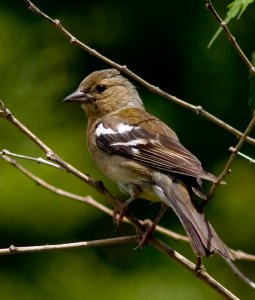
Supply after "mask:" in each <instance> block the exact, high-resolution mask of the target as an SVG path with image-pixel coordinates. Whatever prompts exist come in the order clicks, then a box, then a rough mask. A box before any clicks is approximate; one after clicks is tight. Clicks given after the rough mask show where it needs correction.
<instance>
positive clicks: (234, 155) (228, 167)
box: [204, 112, 255, 204]
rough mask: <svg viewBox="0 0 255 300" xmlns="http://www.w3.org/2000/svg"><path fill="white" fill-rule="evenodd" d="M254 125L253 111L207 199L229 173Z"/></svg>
mask: <svg viewBox="0 0 255 300" xmlns="http://www.w3.org/2000/svg"><path fill="white" fill-rule="evenodd" d="M254 125H255V112H254V113H253V117H252V119H251V121H250V123H249V125H248V126H247V128H246V130H245V132H244V134H243V136H242V137H241V138H240V140H239V141H238V143H237V145H236V146H235V148H231V149H232V154H231V155H230V157H229V160H228V162H227V164H226V166H225V168H224V170H223V171H222V172H221V174H220V176H219V177H218V178H217V181H216V182H215V183H214V184H213V185H212V187H211V189H210V191H209V193H208V199H210V198H211V197H212V195H213V194H214V192H215V190H216V188H217V186H218V185H219V184H220V182H221V181H222V180H223V179H224V178H225V177H226V176H227V174H229V172H230V168H231V166H232V164H233V162H234V160H235V158H236V156H237V153H238V151H239V150H240V149H241V147H242V145H243V144H244V143H245V139H246V137H247V136H248V135H249V133H250V132H251V130H252V128H253V127H254ZM206 203H208V201H204V204H206Z"/></svg>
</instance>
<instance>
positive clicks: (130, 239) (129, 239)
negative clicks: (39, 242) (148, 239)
mask: <svg viewBox="0 0 255 300" xmlns="http://www.w3.org/2000/svg"><path fill="white" fill-rule="evenodd" d="M138 240H139V235H131V236H123V237H117V238H109V239H103V240H94V241H87V242H76V243H65V244H57V245H44V246H26V247H16V246H14V245H11V246H10V247H9V248H3V249H0V255H9V254H18V253H31V252H32V253H35V252H46V251H55V250H71V249H77V248H78V249H80V248H92V247H103V246H112V245H118V244H125V243H136V242H137V241H138Z"/></svg>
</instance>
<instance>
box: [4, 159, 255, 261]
mask: <svg viewBox="0 0 255 300" xmlns="http://www.w3.org/2000/svg"><path fill="white" fill-rule="evenodd" d="M2 158H3V159H4V160H5V161H7V162H8V163H10V164H11V165H13V166H14V167H15V168H17V169H18V170H19V171H20V172H22V173H23V174H25V175H26V176H27V177H29V178H30V179H32V180H33V181H34V182H36V184H38V185H40V186H42V187H44V188H45V189H47V190H50V191H51V192H53V193H55V194H58V195H60V196H64V197H67V198H69V199H73V200H76V201H80V202H83V203H86V204H88V205H90V206H92V207H95V208H97V209H99V210H100V211H102V212H104V213H106V214H107V215H109V216H112V214H113V211H112V210H111V209H109V208H108V207H106V206H105V205H103V204H101V203H99V202H98V201H96V200H95V199H93V198H92V197H91V196H80V195H77V194H73V193H70V192H68V191H65V190H63V189H60V188H57V187H56V186H53V185H52V184H49V183H48V182H46V181H45V180H43V179H42V178H40V177H38V176H36V175H34V174H33V173H31V172H30V171H28V170H27V169H26V168H24V167H23V166H21V165H20V164H19V163H18V162H17V161H16V160H14V159H12V158H10V157H8V155H3V156H2ZM139 221H140V222H141V223H143V221H142V220H139ZM149 221H150V220H149ZM123 222H128V223H130V222H129V220H128V219H127V218H125V217H124V219H123ZM146 222H148V220H146ZM155 230H156V231H157V232H159V233H162V234H164V235H166V236H169V237H171V238H173V239H174V240H176V241H183V242H189V239H188V237H187V236H184V235H182V234H179V233H176V232H174V231H172V230H169V229H167V228H164V227H162V226H159V225H157V226H156V229H155ZM230 250H231V253H232V255H233V257H234V259H238V260H249V261H255V255H252V254H249V253H245V252H243V251H240V250H233V249H230Z"/></svg>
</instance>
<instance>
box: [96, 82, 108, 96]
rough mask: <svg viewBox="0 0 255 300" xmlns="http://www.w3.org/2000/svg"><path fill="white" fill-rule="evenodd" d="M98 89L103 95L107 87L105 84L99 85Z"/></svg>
mask: <svg viewBox="0 0 255 300" xmlns="http://www.w3.org/2000/svg"><path fill="white" fill-rule="evenodd" d="M96 89H97V92H98V93H99V94H102V93H103V92H104V91H105V90H106V86H105V85H104V84H98V85H97V86H96Z"/></svg>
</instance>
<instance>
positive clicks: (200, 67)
mask: <svg viewBox="0 0 255 300" xmlns="http://www.w3.org/2000/svg"><path fill="white" fill-rule="evenodd" d="M36 4H38V5H39V6H40V7H41V8H42V9H43V10H45V11H46V12H47V13H48V14H50V15H51V16H53V17H54V18H58V19H60V20H61V22H62V23H63V25H64V26H66V27H67V28H68V29H69V30H70V31H71V32H72V33H73V34H74V35H75V36H76V37H77V38H79V39H81V40H82V41H84V42H85V43H87V44H88V45H90V46H91V47H94V48H95V49H97V50H98V51H100V52H101V53H103V54H104V55H106V56H108V57H109V58H111V59H113V60H115V61H117V62H119V63H120V64H126V65H127V66H128V67H129V68H130V69H131V70H132V71H134V72H136V73H137V74H139V75H140V76H142V77H143V78H144V79H146V80H148V81H149V82H151V83H153V84H155V85H157V86H160V87H161V88H162V89H164V90H166V91H168V92H170V93H171V94H173V95H176V96H178V97H180V98H182V99H184V100H186V101H188V102H190V103H192V104H195V105H201V106H202V107H204V108H205V109H206V110H208V111H209V112H211V113H213V114H215V115H216V116H218V117H220V118H222V119H223V120H225V121H226V122H228V123H230V124H231V125H233V126H235V127H236V128H238V129H240V130H244V128H245V126H246V125H247V124H248V122H249V119H250V109H249V107H248V105H247V103H248V98H249V79H248V72H247V69H246V67H245V65H244V64H243V62H242V61H241V59H240V58H239V57H238V55H237V54H236V53H235V51H234V50H233V47H232V46H231V44H230V43H229V42H228V39H227V38H226V37H225V36H224V35H223V34H221V35H220V37H219V38H218V39H217V41H216V43H215V44H214V45H213V47H212V48H211V49H210V50H207V49H206V46H207V44H208V42H209V40H210V38H211V37H212V35H213V33H214V32H215V30H216V29H217V24H216V22H215V20H214V19H213V18H212V16H211V15H210V13H209V12H208V11H206V9H205V7H204V4H205V1H186V2H185V3H183V1H174V0H170V1H164V0H158V1H156V2H152V1H145V0H138V1H136V2H132V1H127V0H124V1H116V0H97V1H54V2H53V1H49V0H47V1H46V0H44V1H42V0H41V1H36ZM214 4H215V6H216V7H217V9H218V10H219V12H220V14H221V15H222V16H224V15H225V13H226V6H227V4H229V1H225V0H224V1H219V0H217V1H214ZM254 7H255V6H254V5H252V6H251V7H250V8H249V9H248V10H247V12H245V14H244V15H243V17H242V19H241V20H239V21H233V22H232V23H231V24H230V28H231V30H232V31H233V33H234V35H235V36H236V37H237V40H238V41H239V42H240V45H241V46H242V48H243V49H244V51H245V53H247V55H248V56H251V53H252V52H253V51H254V49H255V40H254V37H255V30H254V28H255V18H254ZM0 38H1V49H0V78H1V79H0V91H1V93H0V97H1V98H2V99H3V100H4V101H5V103H6V105H7V106H8V107H9V108H10V109H11V111H12V112H13V113H14V115H15V116H16V117H17V118H19V119H20V120H21V121H22V122H24V123H25V124H26V125H27V126H28V127H29V128H30V129H31V130H32V131H33V132H34V133H36V134H37V135H38V136H39V137H40V138H41V139H42V140H43V141H45V142H46V143H47V144H48V145H49V146H50V147H51V148H52V149H53V150H55V151H56V152H57V153H58V155H59V156H61V157H62V158H63V159H65V160H67V161H68V162H70V163H71V164H73V165H74V166H76V167H77V168H79V169H80V170H81V171H83V172H85V173H89V174H90V175H92V176H93V177H95V178H97V179H103V180H104V181H105V183H106V185H107V186H108V187H109V188H110V189H111V190H112V191H114V192H115V193H116V192H117V189H116V187H115V186H113V185H112V184H111V183H110V182H109V181H107V180H105V178H104V177H103V175H102V174H101V173H100V172H99V171H98V170H97V168H96V167H95V165H94V163H93V162H92V161H91V160H90V157H89V155H88V152H87V150H86V145H85V124H86V122H85V118H84V115H83V112H82V111H81V109H79V107H77V106H75V105H68V104H64V103H63V102H62V99H63V98H64V97H65V96H66V95H68V94H69V93H70V92H72V91H73V90H74V89H75V88H76V87H77V86H78V84H79V82H80V81H81V80H82V79H83V77H85V76H86V75H87V74H89V73H90V72H91V71H94V70H97V69H103V68H108V67H109V66H107V65H105V64H104V63H102V62H101V61H100V60H98V59H97V58H95V57H92V56H90V55H89V54H87V53H86V52H84V51H82V50H81V49H79V48H78V47H76V46H73V45H71V44H70V43H69V41H68V40H67V39H66V38H65V37H64V36H63V35H62V34H61V33H60V32H58V30H56V29H55V28H54V27H53V26H52V25H50V24H49V23H48V22H46V21H45V20H43V19H42V18H40V17H38V16H36V15H35V14H33V13H31V12H30V11H29V10H28V9H27V7H26V5H25V4H24V2H23V1H18V0H15V1H12V0H11V1H1V2H0ZM135 84H136V85H137V87H138V89H139V92H140V94H141V95H142V97H143V99H145V105H146V107H147V109H148V110H149V111H150V112H152V113H154V114H156V115H157V116H159V117H160V118H161V119H163V120H164V121H165V122H167V123H168V124H169V125H171V127H172V128H173V129H175V130H176V132H177V133H178V135H179V137H180V139H181V141H182V143H183V144H184V145H185V146H186V147H187V148H189V149H190V150H191V151H192V152H193V153H195V154H196V155H197V156H198V157H199V158H200V160H201V161H202V162H203V165H204V167H205V169H207V170H209V171H211V172H213V173H215V174H219V173H220V172H221V170H222V168H223V166H224V164H225V163H226V161H227V159H228V157H229V152H228V148H229V147H230V146H234V145H235V143H236V139H235V137H234V136H233V135H231V134H230V133H228V132H225V131H224V130H223V129H221V128H219V127H217V126H216V125H214V124H212V123H210V122H209V121H207V120H206V119H203V118H201V117H199V116H196V115H195V114H194V113H192V112H190V111H187V110H186V109H183V108H181V107H179V106H177V105H175V104H173V103H171V102H169V101H166V100H164V99H162V98H160V97H158V96H156V95H153V94H151V93H149V92H148V91H147V90H146V89H145V88H143V87H141V86H139V85H138V84H137V83H135ZM253 133H254V132H253ZM253 136H254V134H253ZM4 148H6V149H8V150H10V151H13V152H16V153H22V154H25V155H33V156H36V157H37V156H42V155H43V153H42V152H41V151H40V150H39V149H37V148H36V147H35V146H34V145H33V144H32V143H31V142H30V141H29V140H28V139H27V138H26V137H25V136H23V135H22V134H20V133H19V132H18V131H17V130H16V129H15V128H14V127H13V126H11V125H10V124H8V123H7V122H6V121H5V120H2V119H0V149H4ZM243 152H245V153H246V154H248V155H251V156H252V157H253V158H254V157H255V155H254V154H255V152H254V147H251V146H249V145H245V147H244V148H243ZM22 164H23V165H24V166H26V167H27V168H28V169H29V170H31V171H33V172H34V173H35V174H37V175H39V176H41V177H42V178H43V179H45V180H46V181H48V182H50V183H52V184H55V185H56V186H58V187H62V188H64V189H66V190H68V191H72V192H75V193H77V194H81V195H87V194H91V195H93V196H94V197H96V199H98V200H100V201H101V202H102V203H104V204H107V202H106V200H105V199H104V198H103V197H102V196H101V195H99V194H98V193H96V192H94V191H93V190H92V189H91V188H89V187H88V186H87V185H85V184H84V183H82V182H79V181H78V180H77V179H75V178H73V177H72V176H71V175H68V174H65V173H63V172H61V171H57V170H54V169H52V168H49V167H46V166H43V165H36V164H34V163H31V162H27V161H22ZM254 179H255V169H254V166H252V165H251V164H249V163H248V162H247V161H244V160H243V159H241V158H238V159H237V160H236V161H235V164H234V166H233V168H232V173H231V175H229V176H228V178H227V183H228V184H227V185H226V186H221V187H219V188H218V190H217V193H216V195H215V198H214V200H213V201H212V202H211V204H210V205H209V206H208V207H207V215H208V218H209V219H210V220H211V222H212V223H213V224H214V226H215V228H216V230H217V231H218V232H219V234H220V236H221V237H222V238H223V240H224V241H225V242H226V244H227V245H229V246H230V247H232V248H234V249H242V250H244V251H247V252H250V253H253V254H255V239H254V229H255V222H254V209H255V201H254ZM207 188H208V186H207ZM131 209H132V211H133V212H134V213H135V214H136V215H137V216H138V217H142V218H147V217H153V216H154V215H155V214H156V211H157V210H158V205H157V204H154V205H150V204H148V202H146V201H143V200H141V201H136V202H135V203H133V204H132V207H131ZM0 214H1V217H0V237H1V238H0V247H1V248H3V247H8V246H9V245H10V244H15V245H24V246H25V245H40V244H50V243H65V242H75V241H83V240H93V239H100V238H104V237H112V236H118V235H123V234H129V233H133V230H132V228H130V227H129V226H127V225H122V226H121V228H120V229H119V230H118V232H114V228H113V225H112V220H111V218H110V217H108V216H105V215H104V214H103V213H101V212H99V211H97V210H96V209H93V208H91V207H89V206H87V205H83V204H81V203H77V202H75V201H72V200H70V199H65V198H61V197H60V196H56V195H54V194H52V193H51V192H49V191H47V190H44V189H43V188H42V187H38V186H36V185H35V184H34V183H33V182H32V181H31V180H29V179H28V178H26V177H25V176H24V175H22V174H21V173H19V172H18V171H17V170H16V169H14V168H13V167H12V166H10V165H8V164H7V163H6V162H4V161H3V160H2V159H0ZM162 224H163V225H165V226H166V227H168V228H170V229H173V230H176V231H178V232H183V230H182V228H181V226H180V224H179V222H178V220H177V218H176V217H175V216H174V214H173V213H172V212H171V211H169V212H168V213H167V214H166V215H165V217H164V219H163V220H162ZM164 239H165V240H166V241H167V242H168V243H169V244H170V245H171V246H172V247H174V248H175V249H177V250H178V251H180V252H181V253H183V254H184V255H186V256H187V257H188V258H190V259H192V260H193V261H195V259H194V255H193V253H192V251H191V249H190V247H189V245H187V244H184V243H182V242H178V243H177V242H174V241H173V240H171V239H170V238H164ZM134 247H135V245H122V246H113V247H105V248H95V249H88V250H72V251H59V252H52V253H42V254H38V253H37V254H22V255H21V254H20V255H12V256H1V257H0V291H1V299H3V300H11V299H34V300H40V299H74V300H79V299H89V298H91V297H93V299H102V298H106V299H108V298H109V299H112V300H115V299H123V300H124V299H154V300H158V299H170V298H171V299H186V298H188V299H189V300H193V299H221V297H220V296H219V295H218V294H216V293H215V292H214V291H213V290H212V289H210V288H209V287H208V286H206V285H205V284H204V283H203V282H201V281H200V280H197V279H196V277H194V275H192V274H190V273H189V272H187V271H186V270H185V269H184V268H183V267H181V266H179V265H178V264H177V263H176V262H174V261H173V260H171V259H168V258H167V257H165V256H164V255H162V254H160V253H158V252H157V251H156V250H154V249H152V248H150V247H146V248H145V249H144V250H136V251H133V248H134ZM204 263H205V266H206V268H207V270H208V271H209V273H210V274H213V275H214V276H215V278H216V279H218V280H219V281H220V282H221V283H223V284H224V285H226V287H228V288H229V289H230V290H231V291H233V292H234V293H236V294H237V295H238V296H239V297H241V298H242V299H254V298H255V292H254V291H252V290H251V289H250V288H249V287H247V286H246V285H245V284H244V283H243V282H241V281H240V280H239V279H237V278H235V276H234V275H233V273H232V272H231V271H230V270H229V268H228V266H227V265H226V264H225V263H224V261H223V260H222V259H220V258H219V257H217V256H214V257H212V258H209V259H207V260H206V261H205V262H204ZM237 265H238V266H239V267H240V268H241V270H242V271H243V272H245V273H246V274H247V275H248V276H250V277H251V278H252V279H253V280H255V274H254V269H255V268H254V263H251V262H244V261H242V262H237Z"/></svg>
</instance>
